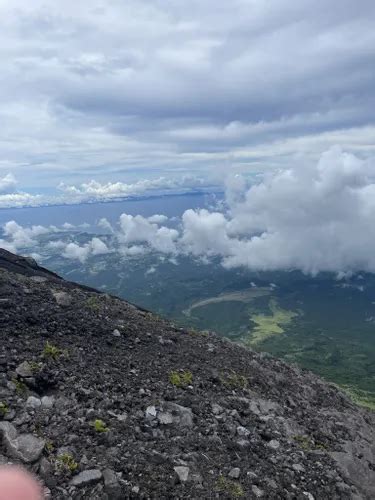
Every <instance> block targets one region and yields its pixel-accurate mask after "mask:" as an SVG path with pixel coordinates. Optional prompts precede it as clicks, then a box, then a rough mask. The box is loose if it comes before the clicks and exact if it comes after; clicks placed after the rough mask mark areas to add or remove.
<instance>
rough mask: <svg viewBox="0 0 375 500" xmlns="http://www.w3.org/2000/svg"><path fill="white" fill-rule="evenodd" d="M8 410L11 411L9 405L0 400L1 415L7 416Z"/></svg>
mask: <svg viewBox="0 0 375 500" xmlns="http://www.w3.org/2000/svg"><path fill="white" fill-rule="evenodd" d="M8 411H9V408H8V405H7V404H6V403H3V402H2V401H0V417H5V415H6V414H7V413H8Z"/></svg>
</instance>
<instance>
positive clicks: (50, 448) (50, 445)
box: [44, 441, 55, 454]
mask: <svg viewBox="0 0 375 500" xmlns="http://www.w3.org/2000/svg"><path fill="white" fill-rule="evenodd" d="M44 449H45V450H46V452H47V453H48V454H50V453H52V452H53V451H54V449H55V445H54V444H53V442H52V441H46V444H45V445H44Z"/></svg>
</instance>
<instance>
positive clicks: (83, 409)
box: [0, 250, 375, 500]
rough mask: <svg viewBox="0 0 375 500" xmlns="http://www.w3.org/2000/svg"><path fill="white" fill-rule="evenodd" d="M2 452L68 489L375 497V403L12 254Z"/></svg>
mask: <svg viewBox="0 0 375 500" xmlns="http://www.w3.org/2000/svg"><path fill="white" fill-rule="evenodd" d="M0 339H1V343H0V437H1V445H0V464H5V463H8V462H12V463H22V464H24V465H25V466H26V467H28V468H29V469H30V470H32V471H34V472H35V473H36V474H38V476H39V477H40V479H41V481H43V483H44V485H45V487H46V494H47V495H49V496H50V497H51V498H53V499H70V498H72V499H102V500H104V499H107V500H112V499H125V498H135V499H136V498H139V499H146V498H147V499H148V498H152V499H153V498H155V499H168V498H171V499H172V498H179V499H182V498H194V499H206V498H207V499H210V498H212V499H213V498H229V499H230V498H246V499H253V498H254V499H256V498H264V499H298V500H303V499H307V500H313V499H316V500H320V499H330V500H331V499H371V498H374V497H375V430H374V429H375V414H374V413H373V412H371V411H370V410H366V409H363V408H359V407H357V406H356V405H355V404H353V403H352V402H351V400H350V399H349V398H348V397H347V396H346V395H345V394H344V393H342V392H340V390H338V389H337V388H336V387H334V386H332V385H330V384H328V383H327V382H324V381H322V380H321V379H320V378H318V377H317V376H315V375H313V374H312V373H310V372H308V371H303V370H300V369H298V368H296V367H295V366H290V365H287V364H286V363H284V362H282V361H280V360H278V359H276V358H273V357H271V356H269V355H265V354H260V353H256V352H254V351H252V350H250V349H247V348H245V347H241V346H239V345H237V344H234V343H231V342H230V341H228V340H225V339H223V338H220V337H217V336H216V335H214V334H211V333H206V332H203V333H199V332H196V331H193V330H187V329H181V328H177V327H176V326H174V325H173V324H172V323H170V322H167V321H164V320H162V319H160V318H159V317H157V316H156V315H154V314H151V313H149V312H148V311H146V310H143V309H140V308H137V307H136V306H134V305H132V304H130V303H128V302H126V301H124V300H121V299H119V298H116V297H112V296H109V295H106V294H103V293H100V292H97V291H95V290H93V289H90V288H87V287H83V286H80V285H78V284H75V283H71V282H68V281H64V280H63V279H61V278H59V277H58V276H57V275H56V274H54V273H51V272H49V271H48V270H46V269H43V268H41V267H39V266H38V265H37V264H36V263H35V262H34V261H32V259H25V258H22V257H18V256H15V255H13V254H11V253H9V252H6V251H4V250H0Z"/></svg>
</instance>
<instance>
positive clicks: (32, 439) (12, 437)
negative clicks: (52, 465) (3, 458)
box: [0, 422, 46, 463]
mask: <svg viewBox="0 0 375 500" xmlns="http://www.w3.org/2000/svg"><path fill="white" fill-rule="evenodd" d="M0 433H2V434H3V441H4V444H5V447H6V449H7V451H8V453H9V455H10V456H11V457H13V458H17V459H19V460H22V462H25V463H33V462H36V461H37V460H38V459H39V457H40V456H41V454H42V453H43V450H44V446H45V444H46V443H45V441H44V439H40V438H37V437H36V436H33V435H32V434H21V435H20V436H18V435H17V430H16V428H15V427H14V426H13V425H12V424H11V423H9V422H0Z"/></svg>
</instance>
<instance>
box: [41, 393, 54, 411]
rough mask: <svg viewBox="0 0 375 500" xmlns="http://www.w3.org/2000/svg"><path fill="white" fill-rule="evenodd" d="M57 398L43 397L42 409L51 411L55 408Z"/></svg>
mask: <svg viewBox="0 0 375 500" xmlns="http://www.w3.org/2000/svg"><path fill="white" fill-rule="evenodd" d="M54 404H55V398H54V397H53V396H43V397H42V408H45V409H46V410H51V409H52V408H53V407H54Z"/></svg>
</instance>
